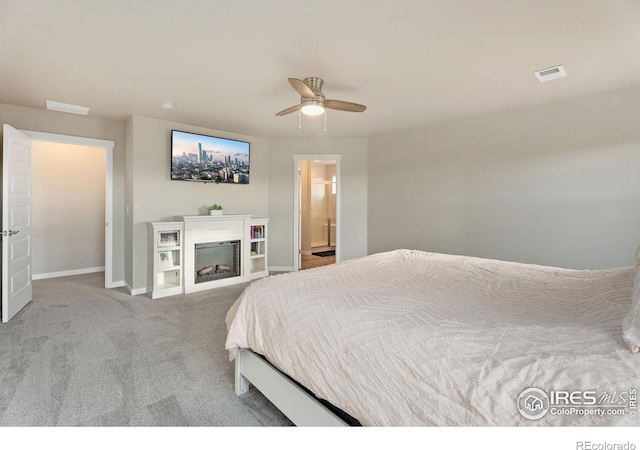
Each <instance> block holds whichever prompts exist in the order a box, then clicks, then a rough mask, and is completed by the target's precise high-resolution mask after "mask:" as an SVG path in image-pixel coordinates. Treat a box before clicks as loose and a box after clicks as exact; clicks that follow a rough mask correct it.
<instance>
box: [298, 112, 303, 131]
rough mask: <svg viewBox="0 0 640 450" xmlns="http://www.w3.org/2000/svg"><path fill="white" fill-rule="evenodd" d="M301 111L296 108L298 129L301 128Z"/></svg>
mask: <svg viewBox="0 0 640 450" xmlns="http://www.w3.org/2000/svg"><path fill="white" fill-rule="evenodd" d="M301 117H302V113H301V112H300V110H298V130H302V122H301V120H302V119H301Z"/></svg>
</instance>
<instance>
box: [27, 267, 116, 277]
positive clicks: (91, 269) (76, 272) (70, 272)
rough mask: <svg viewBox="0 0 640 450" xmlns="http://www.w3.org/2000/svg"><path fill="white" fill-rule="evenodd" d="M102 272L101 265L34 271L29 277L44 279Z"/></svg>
mask: <svg viewBox="0 0 640 450" xmlns="http://www.w3.org/2000/svg"><path fill="white" fill-rule="evenodd" d="M97 272H104V266H102V267H88V268H86V269H75V270H64V271H62V272H49V273H35V274H33V276H32V277H31V279H32V280H44V279H47V278H58V277H68V276H71V275H84V274H87V273H97Z"/></svg>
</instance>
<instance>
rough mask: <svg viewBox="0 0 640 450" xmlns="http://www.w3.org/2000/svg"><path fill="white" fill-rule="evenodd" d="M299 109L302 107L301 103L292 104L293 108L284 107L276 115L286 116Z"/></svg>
mask: <svg viewBox="0 0 640 450" xmlns="http://www.w3.org/2000/svg"><path fill="white" fill-rule="evenodd" d="M299 109H300V105H295V106H292V107H291V108H287V109H283V110H282V111H280V112H279V113H276V116H285V115H287V114H291V113H292V112H294V111H297V110H299Z"/></svg>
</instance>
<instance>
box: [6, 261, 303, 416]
mask: <svg viewBox="0 0 640 450" xmlns="http://www.w3.org/2000/svg"><path fill="white" fill-rule="evenodd" d="M103 282H104V274H102V273H97V274H91V275H78V276H73V277H64V278H56V279H49V280H39V281H35V282H34V286H33V287H34V289H33V297H34V300H33V301H32V302H31V303H30V304H29V305H27V307H26V308H25V309H24V310H23V311H21V312H20V313H19V314H18V315H17V316H16V317H14V318H13V319H12V320H11V321H10V322H9V323H6V324H0V425H2V426H177V427H182V426H260V425H263V426H277V425H291V423H290V422H289V420H288V419H287V418H286V417H284V416H283V415H282V414H281V413H280V412H279V411H278V410H277V409H276V408H275V407H274V406H273V405H271V403H269V402H268V401H267V400H266V399H265V398H264V397H263V396H262V395H261V394H260V392H258V391H257V390H256V389H255V388H252V389H251V390H250V392H249V393H247V394H245V395H244V396H242V397H240V398H239V397H237V396H236V395H235V394H234V392H233V363H232V362H230V361H229V358H228V355H227V352H226V351H225V350H224V341H225V337H226V326H225V323H224V317H225V315H226V312H227V310H228V309H229V307H230V306H231V304H232V303H233V301H235V299H236V298H237V297H238V296H239V295H240V293H241V292H242V290H243V289H244V288H245V287H246V284H243V285H237V286H232V287H224V288H219V289H214V290H210V291H207V292H204V293H197V294H189V295H179V296H174V297H168V298H164V299H157V300H151V299H149V298H148V297H146V296H136V297H132V296H130V295H129V294H128V293H126V291H125V290H124V289H121V288H119V289H105V288H103V287H102V286H103Z"/></svg>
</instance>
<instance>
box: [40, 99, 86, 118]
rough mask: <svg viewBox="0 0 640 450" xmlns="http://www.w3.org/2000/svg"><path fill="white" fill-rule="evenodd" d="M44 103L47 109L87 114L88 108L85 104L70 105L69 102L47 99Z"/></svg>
mask: <svg viewBox="0 0 640 450" xmlns="http://www.w3.org/2000/svg"><path fill="white" fill-rule="evenodd" d="M46 103H47V109H48V110H49V111H59V112H64V113H70V114H80V115H82V116H86V115H87V114H89V108H87V107H86V106H78V105H71V104H69V103H61V102H54V101H52V100H47V102H46Z"/></svg>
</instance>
